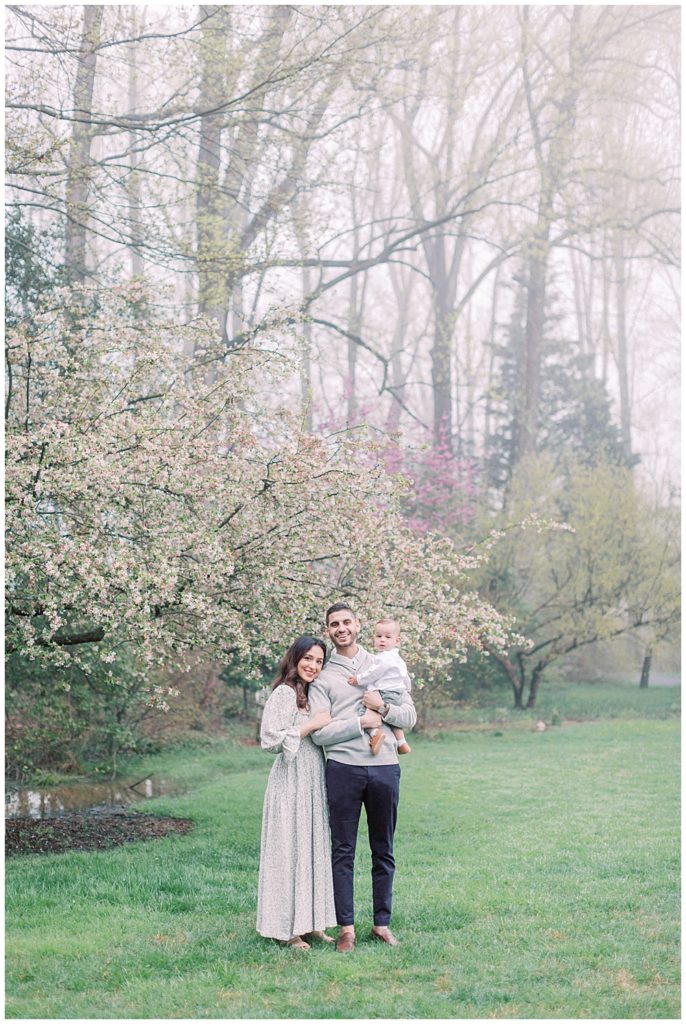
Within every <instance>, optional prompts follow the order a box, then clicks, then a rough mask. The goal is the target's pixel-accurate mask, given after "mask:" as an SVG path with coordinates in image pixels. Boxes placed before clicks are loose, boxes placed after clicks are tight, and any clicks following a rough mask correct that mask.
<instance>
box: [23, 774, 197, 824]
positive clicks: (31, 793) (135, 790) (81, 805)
mask: <svg viewBox="0 0 686 1024" xmlns="http://www.w3.org/2000/svg"><path fill="white" fill-rule="evenodd" d="M180 790H181V787H180V786H179V785H178V784H177V783H174V782H172V780H171V779H165V778H162V777H160V776H157V775H153V776H149V777H148V778H146V779H140V780H139V781H137V782H134V783H133V784H127V783H126V782H117V783H108V782H73V783H67V784H63V785H59V786H44V787H39V786H20V787H18V788H15V789H11V788H9V786H7V787H6V790H5V817H6V818H53V817H55V816H56V815H58V814H64V813H65V812H68V811H83V810H86V809H87V808H89V807H105V806H107V807H112V806H119V807H128V806H129V805H130V804H135V803H140V802H141V801H143V800H148V799H150V798H151V797H155V796H166V795H172V794H175V793H178V792H180Z"/></svg>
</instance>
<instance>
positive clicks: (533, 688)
mask: <svg viewBox="0 0 686 1024" xmlns="http://www.w3.org/2000/svg"><path fill="white" fill-rule="evenodd" d="M544 669H545V665H544V664H543V663H542V662H540V661H539V662H538V664H536V665H535V666H534V669H533V671H532V673H531V683H530V684H529V697H528V699H527V702H526V706H527V708H532V707H534V705H535V704H536V697H537V696H538V687H539V686H540V685H541V679H542V677H543V671H544Z"/></svg>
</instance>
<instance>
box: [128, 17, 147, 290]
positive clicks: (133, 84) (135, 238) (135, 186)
mask: <svg viewBox="0 0 686 1024" xmlns="http://www.w3.org/2000/svg"><path fill="white" fill-rule="evenodd" d="M129 12H130V16H131V35H132V36H133V37H134V42H132V43H131V44H130V45H129V82H128V94H129V95H128V100H129V111H130V112H131V113H132V114H133V113H135V112H136V110H137V108H138V84H139V68H138V42H137V41H136V39H135V37H136V36H137V35H138V18H137V8H136V7H131V8H129ZM137 141H138V139H137V136H136V135H135V133H131V135H130V141H129V145H130V146H131V155H130V158H129V160H130V166H131V173H130V174H129V179H128V184H127V192H128V196H129V222H130V225H131V227H130V238H131V249H130V252H131V275H132V277H142V275H143V273H144V271H145V262H144V260H143V257H142V255H141V252H140V248H139V247H140V244H141V242H142V240H143V229H142V224H141V178H140V173H139V171H138V170H137V168H138V164H139V162H140V158H139V155H138V153H137V152H136V143H137Z"/></svg>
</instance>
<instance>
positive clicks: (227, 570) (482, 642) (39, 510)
mask: <svg viewBox="0 0 686 1024" xmlns="http://www.w3.org/2000/svg"><path fill="white" fill-rule="evenodd" d="M213 331H214V328H213V325H212V324H211V323H209V322H207V321H204V320H203V319H197V320H194V321H192V322H191V323H189V324H186V325H179V324H178V323H176V322H175V321H173V320H172V319H169V318H168V317H165V316H164V314H163V312H160V310H159V309H157V310H156V308H155V307H154V305H153V303H152V300H151V297H150V295H149V294H147V293H146V292H145V290H144V288H143V286H142V285H139V284H133V285H131V284H129V285H127V286H125V287H121V288H112V289H109V290H105V291H100V292H99V293H98V295H97V301H95V298H94V297H93V296H90V295H88V293H87V292H85V291H74V290H72V291H64V292H62V293H58V296H57V301H56V303H55V304H54V306H53V308H51V309H49V310H45V311H44V312H42V313H40V314H39V315H37V317H36V318H35V320H34V322H33V323H32V324H31V326H30V328H29V327H27V326H26V325H23V326H22V325H19V326H18V327H16V328H15V329H14V330H13V331H12V332H11V334H10V335H9V336H8V338H7V366H8V370H7V382H8V388H7V398H6V416H7V425H6V438H7V470H6V487H7V495H6V496H7V505H6V508H7V513H6V524H7V530H8V537H9V541H8V549H7V565H6V584H7V585H6V638H7V646H8V649H9V651H10V652H12V653H13V654H14V655H15V656H18V657H21V658H22V659H26V660H28V661H31V662H35V663H40V664H43V665H46V666H49V667H50V668H51V670H54V671H55V673H56V678H59V672H60V669H61V668H66V667H68V666H73V665H75V664H79V662H80V661H81V660H83V661H84V662H85V660H88V662H89V664H90V665H91V666H92V653H93V651H96V652H97V657H98V658H99V660H100V662H101V664H102V675H103V678H104V679H108V678H110V679H112V680H113V678H114V677H113V674H112V672H113V665H114V663H115V662H116V661H117V659H119V658H121V657H123V656H125V654H127V652H128V653H130V652H133V653H134V655H135V660H136V664H137V665H138V667H139V671H140V672H141V673H142V674H143V675H145V674H151V673H152V670H153V669H154V668H155V666H159V665H162V664H174V663H179V662H180V661H182V660H183V658H182V655H183V652H184V651H187V650H189V649H192V648H200V649H202V650H204V651H207V652H209V653H210V654H211V655H212V656H214V657H217V658H219V659H223V660H225V659H227V658H229V657H230V658H232V659H233V660H234V661H236V660H238V661H239V662H240V663H242V664H243V665H244V667H245V671H246V673H247V674H250V673H253V674H257V673H258V672H259V668H260V665H262V664H263V663H264V660H265V659H270V660H271V659H273V658H274V657H275V656H277V655H278V654H279V653H280V652H282V651H283V649H284V647H285V646H286V645H287V644H288V643H289V642H290V641H291V640H292V638H293V637H294V636H295V635H297V634H299V633H301V632H303V631H305V630H312V631H314V632H316V633H320V632H321V628H322V617H323V611H324V608H325V607H326V605H327V603H329V602H330V601H331V600H333V599H337V598H340V597H342V596H345V597H347V598H349V599H350V600H351V601H354V602H355V607H356V608H357V609H358V611H359V613H360V615H361V616H362V617H366V618H368V619H370V620H371V619H373V618H374V617H375V616H377V615H379V614H381V612H382V611H384V612H389V611H390V612H391V613H393V614H396V615H398V617H399V618H401V619H402V622H403V630H404V634H405V636H406V638H407V640H408V647H409V648H410V649H412V650H414V651H417V652H421V665H420V666H418V667H420V668H421V672H420V674H421V675H422V676H423V678H424V679H426V680H427V681H428V680H431V679H434V678H436V677H437V675H439V674H440V672H441V669H442V668H443V667H444V666H445V665H446V664H447V663H449V662H450V661H452V660H453V659H454V658H455V657H460V656H464V655H465V654H466V651H467V650H468V648H469V647H470V646H472V645H476V646H486V645H488V646H491V647H496V648H499V649H502V648H504V647H505V646H506V645H507V644H508V642H509V640H510V632H509V624H508V621H507V620H506V619H505V618H504V617H502V616H501V615H499V614H498V613H497V612H496V611H495V610H494V609H493V608H492V607H491V606H490V605H489V604H488V602H486V601H484V600H482V599H481V598H479V596H478V595H477V593H476V591H475V589H474V587H473V586H472V585H471V583H470V573H471V572H472V571H473V569H474V568H475V566H476V564H477V562H478V559H476V558H475V557H474V556H470V557H467V556H465V555H464V554H461V553H460V552H459V551H458V550H457V549H456V547H455V546H454V545H453V543H452V542H451V541H450V540H449V539H447V538H440V537H438V536H436V535H433V534H431V533H428V532H425V533H418V532H416V531H413V530H412V529H410V528H409V527H408V525H407V524H406V523H405V522H404V520H403V517H402V514H401V501H402V497H403V491H404V490H405V489H406V487H407V484H406V483H405V481H404V478H403V477H402V476H401V475H389V474H388V473H387V472H386V467H385V464H384V458H383V452H382V451H381V450H380V449H379V448H378V446H375V445H374V443H373V442H372V441H371V440H370V439H369V437H368V436H367V434H366V432H365V431H363V430H356V431H348V432H346V431H344V432H338V433H336V434H334V435H332V436H330V437H328V438H316V437H313V436H311V435H309V434H306V433H304V432H303V430H302V429H301V422H300V418H299V415H298V414H297V411H296V410H295V409H291V407H290V403H289V401H288V399H287V397H284V398H282V399H278V398H276V397H274V396H279V395H281V394H283V395H286V394H287V392H288V388H287V387H284V381H286V380H287V379H288V377H289V375H290V373H291V372H292V367H290V366H288V365H287V364H286V362H285V361H284V360H283V359H282V358H280V357H279V358H277V357H275V356H273V355H270V354H268V353H266V352H261V351H258V350H254V349H253V350H249V349H244V350H241V351H233V352H229V351H227V350H226V349H225V348H222V347H220V346H219V345H218V343H217V342H216V340H215V337H214V333H213ZM189 352H192V353H193V355H192V357H190V356H189V355H188V354H187V353H189ZM265 390H267V391H269V393H270V400H269V402H265V401H264V399H263V398H261V395H262V394H263V393H264V392H265ZM85 652H88V656H87V659H86V656H85ZM112 685H114V682H113V684H112ZM151 699H152V700H158V701H159V702H161V703H163V702H164V699H165V694H164V693H162V692H157V693H152V695H151Z"/></svg>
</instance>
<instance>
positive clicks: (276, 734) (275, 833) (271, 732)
mask: <svg viewBox="0 0 686 1024" xmlns="http://www.w3.org/2000/svg"><path fill="white" fill-rule="evenodd" d="M325 658H326V647H325V646H324V644H323V643H322V641H321V640H317V639H316V638H315V637H313V636H301V637H299V638H298V639H297V640H296V641H295V643H293V644H292V645H291V646H290V647H289V648H288V650H287V651H286V654H285V655H284V658H283V661H282V662H281V666H280V669H279V674H278V676H277V678H276V679H275V681H274V685H273V687H272V693H271V694H270V696H269V700H268V701H267V703H266V704H265V706H264V712H263V715H262V732H261V738H262V748H263V749H264V750H269V751H271V752H272V753H274V754H278V757H277V758H276V761H275V762H274V765H273V766H272V770H271V772H270V773H269V782H268V783H267V792H266V793H265V797H264V812H263V815H262V846H261V852H260V875H259V883H258V890H257V931H258V932H259V933H260V935H264V936H265V937H266V938H271V939H280V940H281V941H282V942H286V943H288V945H289V946H294V947H296V948H297V949H309V948H310V946H309V944H308V943H307V942H306V941H305V939H306V938H310V937H314V938H318V939H321V940H323V941H324V942H333V939H332V938H330V937H329V936H328V935H325V934H324V931H323V929H324V928H329V927H333V926H334V925H335V924H336V912H335V909H334V902H333V881H332V876H331V855H330V847H329V817H328V810H327V803H326V785H325V782H324V758H323V754H322V751H321V748H320V747H317V746H315V744H314V743H313V742H312V740H311V739H310V733H311V732H315V731H316V730H317V729H321V728H322V726H324V725H328V723H329V722H330V721H331V715H330V714H329V712H328V711H320V712H318V713H317V714H316V715H312V716H311V717H310V711H309V705H308V703H307V691H308V688H309V685H310V683H311V682H312V680H313V679H316V678H317V676H318V675H319V673H320V672H321V670H322V667H323V665H324V660H325Z"/></svg>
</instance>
